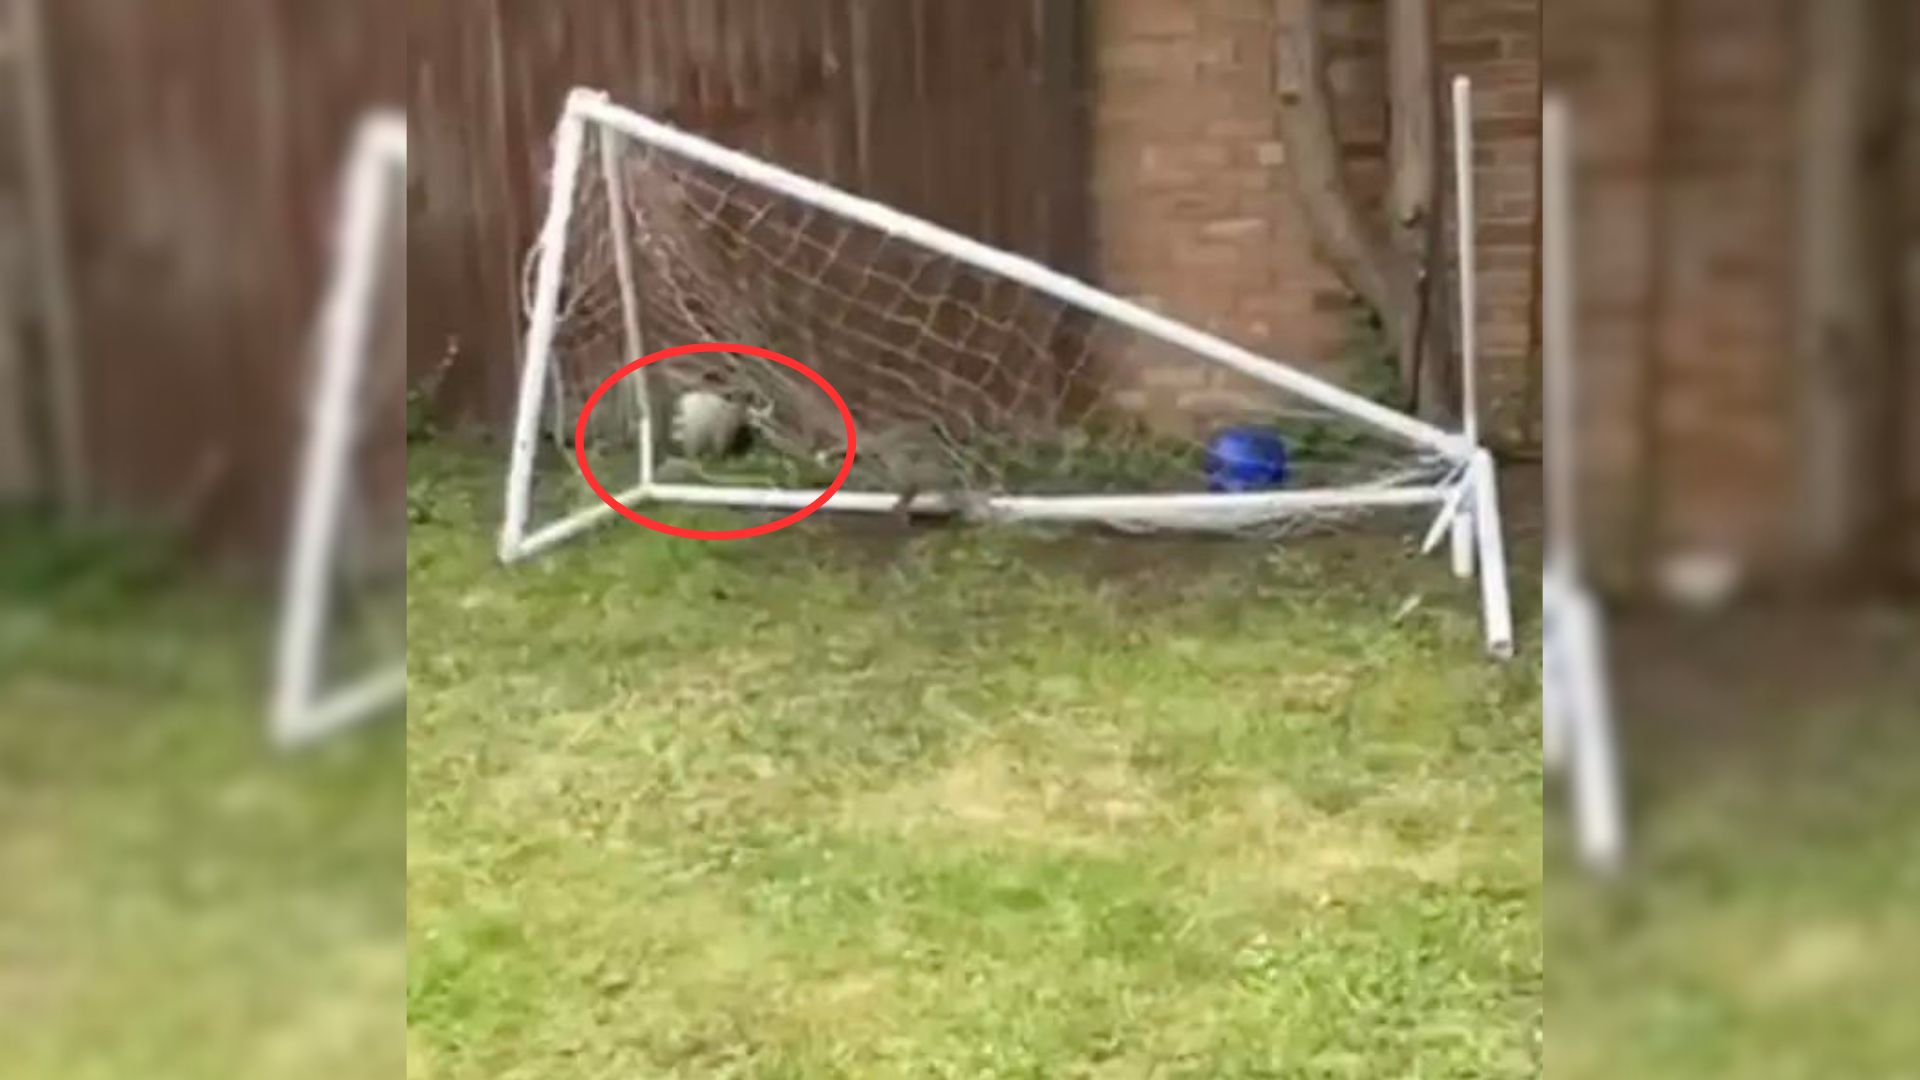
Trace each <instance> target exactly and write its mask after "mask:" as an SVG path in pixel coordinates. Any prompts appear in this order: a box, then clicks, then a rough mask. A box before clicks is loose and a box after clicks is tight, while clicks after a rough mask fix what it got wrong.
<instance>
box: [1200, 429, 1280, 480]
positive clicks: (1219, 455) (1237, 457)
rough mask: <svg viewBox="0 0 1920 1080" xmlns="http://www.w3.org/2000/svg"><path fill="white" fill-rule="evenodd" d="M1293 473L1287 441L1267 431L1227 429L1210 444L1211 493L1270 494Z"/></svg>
mask: <svg viewBox="0 0 1920 1080" xmlns="http://www.w3.org/2000/svg"><path fill="white" fill-rule="evenodd" d="M1290 471H1291V470H1290V469H1289V466H1288V461H1287V444H1286V441H1285V440H1284V439H1282V438H1281V437H1280V436H1279V434H1277V433H1276V432H1273V431H1270V430H1268V429H1266V428H1256V427H1239V428H1228V429H1227V430H1225V431H1222V432H1220V433H1219V434H1218V435H1215V436H1214V437H1213V440H1212V441H1211V442H1210V443H1208V444H1207V490H1209V491H1217V492H1240V491H1268V490H1271V489H1273V488H1277V487H1281V486H1284V485H1285V484H1286V482H1287V476H1288V474H1289V472H1290Z"/></svg>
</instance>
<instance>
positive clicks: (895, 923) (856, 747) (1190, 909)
mask: <svg viewBox="0 0 1920 1080" xmlns="http://www.w3.org/2000/svg"><path fill="white" fill-rule="evenodd" d="M493 465H494V463H493V461H492V459H491V456H489V457H487V458H485V459H479V460H476V459H470V458H466V457H463V456H460V455H458V454H451V453H448V452H445V451H439V452H432V453H429V452H425V451H420V450H416V452H415V454H414V463H413V466H412V468H413V470H414V473H415V477H416V484H415V489H416V500H417V504H418V506H419V511H420V512H419V513H418V514H417V515H416V516H417V520H418V521H419V524H417V525H416V527H415V529H414V532H413V536H412V545H411V555H410V558H411V563H412V566H411V574H410V588H409V616H410V651H411V657H412V665H413V666H412V677H413V685H412V696H411V699H410V720H409V728H410V739H409V786H408V803H409V814H408V817H409V849H408V859H409V872H408V892H409V898H408V902H409V935H410V943H409V954H410V965H409V969H408V982H409V989H408V999H409V1009H410V1016H411V1035H410V1038H411V1043H412V1045H411V1055H410V1056H411V1058H412V1061H411V1064H412V1065H413V1067H414V1069H415V1070H417V1072H416V1074H417V1075H421V1076H429V1077H445V1078H456V1077H545V1076H568V1077H583V1078H584V1077H635V1076H647V1077H701V1078H711V1077H729V1076H738V1077H747V1076H752V1077H803V1076H804V1077H833V1076H847V1077H853V1076H859V1077H941V1076H953V1077H960V1076H966V1077H976V1076H980V1077H985V1076H992V1077H1049V1078H1050V1077H1071V1076H1106V1077H1126V1076H1148V1075H1153V1076H1191V1077H1206V1078H1230V1077H1268V1076H1303V1077H1316V1076H1325V1077H1334V1076H1354V1077H1376V1076H1403V1075H1420V1076H1430V1077H1444V1076H1454V1077H1500V1076H1532V1075H1537V1073H1538V1072H1539V1068H1540V1053H1541V1050H1540V1045H1539V1038H1540V1028H1541V1023H1542V1012H1541V994H1542V971H1541V924H1540V888H1541V877H1540V835H1541V803H1540V784H1541V775H1540V762H1539V749H1538V748H1539V741H1538V717H1539V707H1538V701H1539V687H1538V679H1537V668H1538V665H1537V662H1536V658H1537V654H1536V653H1528V654H1527V656H1526V658H1523V659H1522V660H1521V661H1520V662H1518V663H1515V664H1513V665H1511V666H1507V667H1504V668H1501V667H1497V666H1494V665H1491V664H1488V663H1485V662H1484V661H1482V659H1481V653H1480V641H1479V629H1478V623H1477V617H1476V614H1475V610H1474V606H1473V600H1472V597H1471V596H1468V595H1466V594H1465V591H1464V590H1462V589H1460V588H1459V587H1458V586H1457V585H1456V584H1455V583H1453V582H1452V581H1451V580H1450V579H1447V578H1446V575H1445V572H1444V568H1443V567H1440V568H1436V567H1432V566H1425V565H1419V564H1415V563H1412V562H1410V561H1409V560H1407V559H1406V558H1405V556H1404V554H1402V553H1400V552H1399V551H1398V550H1397V549H1396V548H1393V547H1391V546H1382V545H1375V544H1372V543H1371V542H1369V543H1368V544H1363V545H1360V546H1356V547H1352V548H1347V549H1344V550H1329V551H1326V552H1318V553H1316V552H1309V551H1303V552H1298V553H1292V554H1288V553H1281V554H1274V553H1273V552H1272V551H1271V550H1270V549H1268V548H1264V547H1261V546H1258V545H1241V544H1221V543H1214V544H1194V543H1175V542H1167V541H1154V540H1130V539H1102V538H1097V537H1092V536H1086V535H1081V536H1075V537H1067V538H1055V539H1051V540H1044V539H1035V538H1031V537H1021V536H1014V535H1009V534H1004V533H967V532H952V531H939V530H929V531H923V532H921V533H919V534H918V535H916V536H915V537H913V538H912V539H911V540H908V541H905V542H902V541H900V540H899V539H898V538H897V537H891V536H889V535H888V534H887V533H886V532H885V530H878V531H874V530H859V531H856V530H851V529H847V528H842V527H837V526H832V525H829V524H826V523H821V524H819V525H814V526H808V527H803V528H801V529H796V530H790V531H788V532H786V533H782V534H779V535H778V536H775V537H770V538H765V539H762V540H757V541H752V542H747V543H740V544H727V545H712V544H690V543H684V542H673V541H668V540H665V539H662V538H659V537H654V536H651V535H646V534H643V533H642V532H641V531H640V530H638V529H635V528H631V527H625V526H622V527H618V528H611V529H609V530H607V531H605V532H602V533H600V534H597V535H595V536H592V537H590V538H587V539H585V540H583V541H582V542H580V543H578V544H576V545H574V546H572V547H570V548H567V549H564V550H561V551H559V552H556V553H554V554H553V555H551V556H549V557H547V558H544V559H542V560H540V561H536V562H534V563H531V564H528V565H524V566H521V567H517V568H513V569H502V568H500V567H498V566H496V565H495V564H494V563H493V561H492V552H491V541H492V537H493V530H494V521H495V502H496V499H495V495H494V491H493V484H492V477H493V475H494V471H495V470H494V468H493ZM1416 592H1418V593H1423V594H1424V595H1425V597H1426V600H1425V602H1424V603H1423V604H1421V605H1420V606H1418V607H1417V608H1415V609H1414V610H1413V611H1412V612H1411V613H1410V614H1406V615H1405V616H1404V617H1403V619H1402V621H1401V623H1400V625H1393V620H1394V617H1395V615H1396V612H1399V611H1400V610H1401V607H1402V603H1403V601H1404V600H1406V599H1407V597H1408V596H1409V595H1410V594H1413V593H1416ZM1529 623H1531V620H1529Z"/></svg>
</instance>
